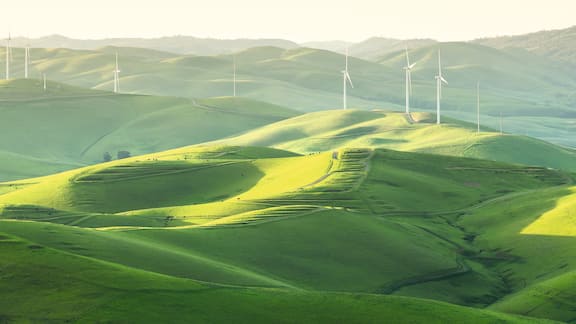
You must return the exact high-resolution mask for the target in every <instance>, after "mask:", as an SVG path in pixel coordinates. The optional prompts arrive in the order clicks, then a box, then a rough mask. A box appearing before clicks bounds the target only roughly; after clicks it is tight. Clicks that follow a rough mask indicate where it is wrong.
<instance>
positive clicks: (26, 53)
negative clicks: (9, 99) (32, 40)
mask: <svg viewBox="0 0 576 324" xmlns="http://www.w3.org/2000/svg"><path fill="white" fill-rule="evenodd" d="M29 64H30V45H29V44H28V45H26V47H25V48H24V79H28V65H29Z"/></svg>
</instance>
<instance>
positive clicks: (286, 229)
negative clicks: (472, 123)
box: [0, 146, 569, 306]
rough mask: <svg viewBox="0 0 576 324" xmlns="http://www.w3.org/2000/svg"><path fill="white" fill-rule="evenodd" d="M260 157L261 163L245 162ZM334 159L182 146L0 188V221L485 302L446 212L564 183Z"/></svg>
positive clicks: (203, 264)
mask: <svg viewBox="0 0 576 324" xmlns="http://www.w3.org/2000/svg"><path fill="white" fill-rule="evenodd" d="M259 152H260V153H262V154H263V155H264V156H267V158H264V159H255V158H254V157H255V156H256V155H258V153H259ZM337 155H338V157H337V159H334V157H333V154H332V153H331V152H327V153H321V154H312V155H306V156H290V154H289V153H286V152H284V151H275V150H272V149H258V148H254V147H252V148H240V147H222V146H220V147H208V146H204V147H194V146H193V147H189V148H182V149H178V150H171V151H167V152H164V153H162V152H161V153H156V154H152V155H148V156H142V157H134V158H130V159H126V160H122V161H114V162H110V163H106V164H101V165H98V166H93V167H87V168H84V169H80V170H74V171H68V172H66V173H62V174H58V175H53V176H48V177H44V178H40V179H36V180H34V181H31V182H36V184H28V185H26V186H23V187H22V188H20V189H18V190H15V191H12V192H7V193H5V194H4V195H1V196H0V203H1V204H4V206H5V207H4V209H3V212H2V217H3V218H9V219H12V220H13V221H5V222H3V223H2V226H3V229H4V231H7V232H9V233H12V234H14V235H18V236H22V237H25V238H26V239H29V240H31V241H33V242H37V243H38V244H43V245H46V246H49V247H52V248H56V249H61V250H64V251H67V252H70V253H76V254H80V255H84V256H89V257H94V258H98V259H102V260H106V261H109V262H115V263H121V264H123V265H126V266H130V267H136V268H140V269H145V270H148V271H154V272H158V273H163V274H167V275H173V276H179V277H186V278H192V279H197V280H202V281H209V282H216V283H222V284H234V285H246V286H273V287H293V288H304V289H313V290H334V291H351V292H370V293H375V292H381V293H382V292H386V293H395V294H400V295H408V296H419V297H427V298H434V299H438V300H444V301H450V302H453V303H459V304H466V305H477V306H485V305H487V304H490V303H492V302H494V301H495V300H498V299H499V298H501V297H502V296H503V293H502V291H503V290H505V287H504V286H505V284H504V283H503V282H502V281H501V279H500V278H499V276H498V273H497V272H496V273H495V272H492V270H491V269H490V268H489V267H487V266H485V265H484V264H483V263H482V262H479V261H478V260H477V257H476V255H477V254H478V253H480V252H479V251H478V248H477V247H475V246H473V245H470V242H469V241H467V240H465V239H464V238H465V237H466V235H467V233H466V232H463V231H462V229H460V228H458V227H455V226H453V225H452V223H450V222H448V220H449V219H451V218H453V217H455V216H457V215H460V214H462V213H465V212H466V211H467V210H469V209H472V210H475V209H476V208H479V207H480V206H482V205H484V204H487V203H489V202H490V201H492V200H494V199H499V198H500V197H504V196H507V195H509V194H511V193H514V192H522V191H525V190H527V189H533V190H536V189H540V188H548V187H552V186H558V185H562V184H564V183H567V182H569V178H568V176H567V175H565V174H563V173H560V172H557V171H553V170H547V169H545V168H535V167H521V166H513V165H507V164H503V163H495V162H490V161H483V160H473V159H463V158H456V157H446V156H439V155H426V154H415V153H402V152H395V151H387V150H377V151H375V152H372V151H371V150H367V149H345V150H341V151H339V152H338V154H337ZM272 156H276V157H272ZM242 157H243V158H242ZM20 183H22V182H16V183H13V184H20ZM434 184H435V185H434ZM195 188H198V190H196V189H195ZM139 197H140V198H139ZM142 197H143V198H142ZM52 208H55V209H56V210H53V209H52ZM94 212H99V213H94ZM114 212H120V213H117V214H109V213H114ZM23 219H28V220H35V221H40V222H49V223H57V224H63V225H66V226H63V225H50V224H46V223H44V224H43V223H34V222H21V221H17V220H23ZM78 227H85V228H86V229H81V228H78ZM91 228H97V229H98V230H94V229H91ZM50 233H54V234H50ZM319 240H320V241H321V242H323V244H322V245H321V246H319V245H318V244H317V242H319ZM119 251H120V252H119ZM407 255H409V256H410V257H409V258H407V257H406V256H407ZM359 265H362V266H359ZM366 265H369V266H366ZM431 285H432V286H434V287H435V288H434V289H432V290H431V289H430V286H431ZM437 292H438V293H437ZM439 292H443V293H439Z"/></svg>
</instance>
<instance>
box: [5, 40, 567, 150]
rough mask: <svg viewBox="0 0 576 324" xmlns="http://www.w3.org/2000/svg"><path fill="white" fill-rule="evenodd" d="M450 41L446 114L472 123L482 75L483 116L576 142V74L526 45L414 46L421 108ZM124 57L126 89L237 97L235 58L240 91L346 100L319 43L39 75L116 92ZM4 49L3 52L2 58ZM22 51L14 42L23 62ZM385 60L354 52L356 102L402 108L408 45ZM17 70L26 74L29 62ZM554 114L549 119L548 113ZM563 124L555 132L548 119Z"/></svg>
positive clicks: (150, 55)
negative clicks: (359, 56)
mask: <svg viewBox="0 0 576 324" xmlns="http://www.w3.org/2000/svg"><path fill="white" fill-rule="evenodd" d="M439 48H441V49H442V52H443V63H444V71H445V74H446V77H447V78H448V79H449V81H450V85H449V86H448V87H446V89H445V92H444V93H445V95H444V98H443V109H444V112H445V113H446V115H447V116H453V117H456V118H459V119H462V120H468V121H473V120H474V119H475V117H476V115H475V108H476V106H475V104H476V93H475V86H476V82H477V81H480V82H481V84H482V100H481V102H482V118H483V120H484V121H485V123H488V125H489V126H490V127H492V128H496V127H497V126H498V121H497V120H494V119H495V118H497V117H498V116H499V115H500V114H503V116H504V117H505V118H506V129H507V130H508V131H509V132H513V133H520V134H527V135H530V136H535V137H538V138H541V139H544V140H548V141H553V142H555V143H559V144H563V145H567V146H572V147H574V146H576V143H575V142H574V141H573V140H572V139H571V137H570V136H563V137H559V136H558V132H559V131H561V132H564V133H567V134H573V132H574V123H573V122H574V116H575V115H574V108H573V107H574V103H575V102H574V98H573V95H572V90H571V89H573V87H574V85H575V82H576V80H575V79H574V77H573V75H572V73H571V72H570V69H567V68H565V67H564V66H563V65H561V64H559V63H558V62H556V61H554V60H551V59H550V58H546V57H543V56H537V55H534V54H531V53H529V52H527V51H521V50H516V51H511V50H498V49H494V48H490V47H485V46H481V45H477V44H470V43H442V44H430V45H427V46H423V47H419V48H418V49H415V50H413V51H411V57H412V61H414V62H418V65H417V66H416V67H415V69H414V73H413V80H414V92H413V93H414V95H413V98H412V106H413V107H414V108H413V111H426V112H432V111H433V110H434V108H435V85H434V82H433V80H434V75H435V73H436V69H437V67H436V64H437V63H436V62H437V59H436V53H437V50H438V49H439ZM116 51H118V52H119V55H120V65H121V69H122V73H121V75H120V77H121V90H122V91H123V92H125V93H131V94H147V95H156V96H175V97H188V98H206V97H219V96H229V95H231V94H232V89H233V88H232V60H233V56H235V57H236V59H237V63H238V71H237V72H238V91H239V92H238V93H239V95H241V96H244V97H247V98H252V99H254V100H259V101H266V102H271V103H274V104H277V105H281V106H286V107H291V108H294V109H297V110H300V111H306V112H311V111H318V110H326V109H336V108H340V107H341V106H342V97H341V92H342V86H341V82H340V74H339V73H340V71H341V69H342V66H343V63H344V57H343V55H341V54H338V53H334V52H329V51H324V50H318V49H310V48H292V49H281V48H275V47H257V48H250V49H246V50H242V51H240V52H237V53H233V54H228V55H216V56H193V55H177V54H170V53H163V52H157V51H151V50H148V49H137V48H122V47H121V48H114V47H106V48H102V49H99V50H91V51H79V50H69V49H40V48H39V49H32V54H31V55H32V60H33V62H32V63H33V64H32V67H31V70H32V72H31V73H32V75H33V76H34V77H40V75H41V73H43V72H45V73H47V75H48V77H49V79H51V80H56V81H59V82H64V83H68V84H72V85H75V86H79V87H83V88H91V89H98V90H106V91H110V90H111V89H112V87H113V82H112V73H111V72H110V71H111V70H112V68H113V61H114V52H116ZM2 53H3V49H0V55H3V54H2ZM22 55H23V51H22V50H20V49H14V57H15V60H22V57H21V56H22ZM377 61H378V62H373V61H367V60H361V59H357V58H351V61H350V69H351V75H352V79H353V80H354V82H355V84H356V87H355V88H354V89H349V93H348V94H349V104H350V107H354V108H361V109H373V108H386V109H394V110H398V111H401V110H402V108H403V105H404V89H403V87H404V79H403V78H404V73H403V72H402V67H403V66H404V64H405V61H404V51H403V50H395V51H393V52H388V53H386V54H385V55H383V56H382V57H381V58H380V59H378V60H377ZM13 73H14V76H15V77H16V78H19V77H22V75H23V71H22V68H21V67H20V66H15V67H14V71H13ZM542 118H545V119H547V121H546V122H545V123H543V122H542V121H541V120H540V119H542ZM550 123H552V124H553V125H555V126H554V127H553V128H552V129H551V128H550V127H549V124H550Z"/></svg>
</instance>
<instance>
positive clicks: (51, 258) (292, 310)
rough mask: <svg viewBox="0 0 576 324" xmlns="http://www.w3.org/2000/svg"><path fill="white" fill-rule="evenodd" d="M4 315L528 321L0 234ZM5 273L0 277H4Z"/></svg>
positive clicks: (8, 318) (0, 313)
mask: <svg viewBox="0 0 576 324" xmlns="http://www.w3.org/2000/svg"><path fill="white" fill-rule="evenodd" d="M0 254H1V255H2V258H1V259H0V266H1V267H2V269H4V270H7V271H8V272H7V273H9V274H10V277H9V280H1V281H0V288H1V291H2V295H3V296H6V297H9V298H1V299H0V318H1V319H2V321H5V322H63V321H72V322H103V321H107V322H108V321H109V322H127V321H128V322H134V321H136V322H139V323H157V322H172V323H189V322H211V323H213V322H230V321H233V322H236V323H254V322H271V321H273V322H286V323H292V322H294V321H298V322H315V323H318V322H322V323H332V322H334V321H346V322H348V323H367V322H374V323H376V322H384V321H394V322H395V323H413V322H421V321H424V320H426V321H427V322H430V323H436V322H437V323H445V322H461V321H463V320H466V321H470V320H472V321H474V322H475V323H493V322H494V321H499V322H502V323H533V322H534V321H533V320H531V319H528V318H520V317H514V316H509V315H504V314H500V313H496V312H491V311H484V310H476V309H472V308H466V307H459V306H454V305H450V304H445V303H440V302H434V301H426V300H420V299H412V298H400V297H388V296H375V295H360V294H334V293H313V292H294V291H286V290H270V289H238V288H226V287H221V288H219V287H214V286H210V285H205V284H199V283H197V282H194V281H191V280H186V279H178V278H174V277H170V276H163V275H158V274H155V273H152V272H146V271H142V270H137V269H134V268H128V267H123V266H119V265H117V264H113V263H107V262H102V261H98V260H95V259H91V258H84V257H78V256H74V255H71V254H67V253H62V252H60V251H57V250H52V249H47V248H44V247H42V246H38V245H35V244H32V243H29V242H26V241H22V240H20V239H18V238H15V237H11V236H6V235H4V234H2V236H1V237H0ZM4 278H6V276H4Z"/></svg>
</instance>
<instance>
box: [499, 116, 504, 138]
mask: <svg viewBox="0 0 576 324" xmlns="http://www.w3.org/2000/svg"><path fill="white" fill-rule="evenodd" d="M503 124H504V120H503V119H502V112H500V135H502V134H504V125H503Z"/></svg>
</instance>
